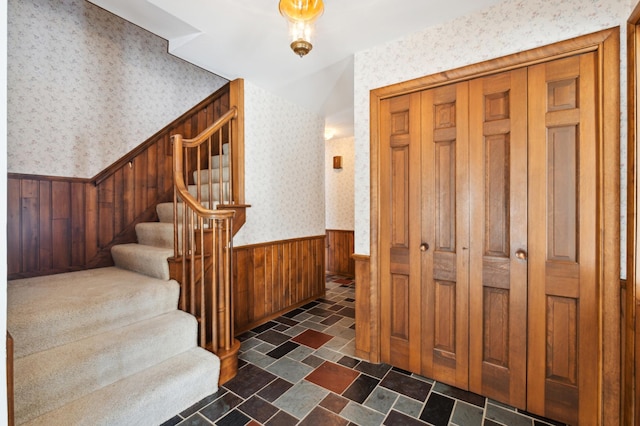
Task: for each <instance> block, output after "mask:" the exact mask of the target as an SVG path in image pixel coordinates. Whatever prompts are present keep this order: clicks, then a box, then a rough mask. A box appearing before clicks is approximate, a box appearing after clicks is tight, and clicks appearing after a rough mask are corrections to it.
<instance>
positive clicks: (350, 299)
mask: <svg viewBox="0 0 640 426" xmlns="http://www.w3.org/2000/svg"><path fill="white" fill-rule="evenodd" d="M344 301H345V302H355V301H356V299H352V298H350V297H347V298H346V299H344Z"/></svg>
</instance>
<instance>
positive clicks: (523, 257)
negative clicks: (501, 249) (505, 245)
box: [516, 249, 528, 260]
mask: <svg viewBox="0 0 640 426" xmlns="http://www.w3.org/2000/svg"><path fill="white" fill-rule="evenodd" d="M516 257H517V258H518V259H520V260H527V257H528V256H527V252H526V251H525V250H523V249H518V250H516Z"/></svg>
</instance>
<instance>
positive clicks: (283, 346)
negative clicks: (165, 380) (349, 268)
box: [163, 275, 559, 426]
mask: <svg viewBox="0 0 640 426" xmlns="http://www.w3.org/2000/svg"><path fill="white" fill-rule="evenodd" d="M354 290H355V288H354V285H353V280H351V279H348V278H345V277H341V276H336V275H333V276H332V275H327V292H326V295H325V297H324V298H321V299H317V300H316V301H314V302H311V303H308V304H307V305H305V306H303V307H301V308H298V309H294V310H292V311H290V312H288V313H286V314H284V315H283V316H281V317H278V318H276V319H275V320H273V321H269V322H267V323H266V324H264V325H261V326H259V327H256V328H254V329H253V330H251V331H249V332H246V333H244V334H243V335H241V336H239V339H240V340H241V342H242V346H241V349H240V369H239V371H238V375H237V376H236V377H235V378H233V379H232V380H230V381H229V382H227V383H226V384H225V385H224V386H221V387H220V389H219V390H218V392H217V393H215V394H213V395H210V396H208V397H207V398H205V399H203V400H202V401H200V402H198V403H197V404H195V405H194V406H193V407H191V408H189V409H187V410H185V411H183V412H182V413H180V414H178V415H176V416H175V417H174V418H172V419H170V420H169V421H167V422H166V423H165V424H164V425H163V426H174V425H180V426H197V425H198V426H199V425H212V424H215V425H220V426H236V425H237V426H241V425H249V426H255V425H267V426H271V425H273V426H288V425H301V426H304V425H312V426H325V425H327V426H333V425H335V426H343V425H344V426H346V425H363V426H369V425H371V426H373V425H408V426H412V425H425V424H426V425H433V426H452V425H453V426H476V425H484V426H495V425H504V426H546V425H559V423H556V422H553V421H550V420H547V419H542V418H539V417H535V416H532V415H530V414H528V413H525V412H521V411H519V410H515V409H513V408H510V407H507V406H505V405H503V404H501V403H498V402H495V401H492V400H490V399H488V398H485V397H482V396H480V395H476V394H473V393H470V392H466V391H463V390H460V389H456V388H453V387H451V386H448V385H445V384H443V383H439V382H434V381H433V380H429V379H427V378H424V377H421V376H418V375H416V374H412V373H410V372H407V371H404V370H401V369H398V368H395V367H391V366H390V365H387V364H370V363H368V362H366V361H363V360H360V359H357V358H355V357H354V350H355V341H354V338H355V323H354V318H355V309H354V301H355V300H354V293H355V292H354Z"/></svg>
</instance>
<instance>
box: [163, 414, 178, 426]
mask: <svg viewBox="0 0 640 426" xmlns="http://www.w3.org/2000/svg"><path fill="white" fill-rule="evenodd" d="M181 421H182V417H180V416H173V417H171V418H170V419H169V420H167V421H166V422H164V423H162V424H161V425H160V426H176V425H177V424H178V423H180V422H181Z"/></svg>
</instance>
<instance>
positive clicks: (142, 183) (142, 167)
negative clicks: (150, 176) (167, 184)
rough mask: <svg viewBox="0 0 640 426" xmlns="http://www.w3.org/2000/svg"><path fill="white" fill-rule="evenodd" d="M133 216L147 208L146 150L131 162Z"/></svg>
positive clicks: (138, 214)
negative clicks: (132, 173) (133, 201)
mask: <svg viewBox="0 0 640 426" xmlns="http://www.w3.org/2000/svg"><path fill="white" fill-rule="evenodd" d="M133 169H134V176H135V177H134V200H135V217H138V216H140V215H141V214H142V213H144V211H145V210H146V209H147V205H148V204H147V188H146V186H147V151H144V152H143V153H142V154H140V156H139V157H138V158H137V159H136V161H135V163H134V164H133Z"/></svg>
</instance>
